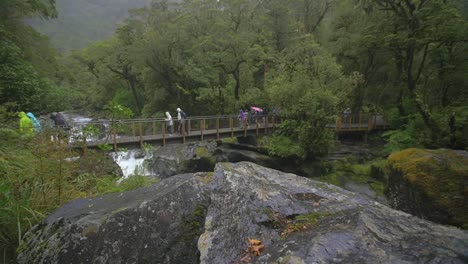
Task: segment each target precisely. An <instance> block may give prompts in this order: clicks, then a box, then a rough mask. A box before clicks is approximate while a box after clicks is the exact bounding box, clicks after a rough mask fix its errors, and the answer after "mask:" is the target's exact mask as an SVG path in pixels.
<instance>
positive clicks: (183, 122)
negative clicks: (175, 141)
mask: <svg viewBox="0 0 468 264" xmlns="http://www.w3.org/2000/svg"><path fill="white" fill-rule="evenodd" d="M182 144H185V120H183V121H182Z"/></svg>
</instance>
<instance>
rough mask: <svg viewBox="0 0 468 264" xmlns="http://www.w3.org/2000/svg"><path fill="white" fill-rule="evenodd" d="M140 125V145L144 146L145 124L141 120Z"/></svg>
mask: <svg viewBox="0 0 468 264" xmlns="http://www.w3.org/2000/svg"><path fill="white" fill-rule="evenodd" d="M138 126H139V129H140V147H141V148H143V125H142V124H141V122H139V123H138Z"/></svg>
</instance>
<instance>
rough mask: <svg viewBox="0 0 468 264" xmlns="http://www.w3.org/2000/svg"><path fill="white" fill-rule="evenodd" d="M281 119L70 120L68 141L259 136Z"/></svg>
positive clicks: (372, 124) (348, 128)
mask: <svg viewBox="0 0 468 264" xmlns="http://www.w3.org/2000/svg"><path fill="white" fill-rule="evenodd" d="M280 122H281V118H280V117H277V116H267V115H265V116H262V115H259V116H256V117H254V118H250V122H246V123H244V124H241V122H240V121H239V120H238V119H237V116H236V115H217V116H196V117H190V118H187V119H185V120H184V121H183V122H181V124H180V125H179V122H178V121H177V120H173V126H172V127H170V126H169V124H168V121H166V120H164V119H161V118H147V119H126V120H103V121H90V122H73V129H72V130H71V131H70V143H71V144H72V145H73V146H74V147H85V146H86V147H96V146H100V145H112V146H113V148H114V150H116V149H118V147H119V146H120V147H124V146H132V145H140V146H143V145H144V144H145V143H148V144H152V145H154V144H159V145H162V146H165V145H166V144H173V143H186V142H193V141H203V140H208V139H221V138H228V137H237V136H244V137H246V136H247V135H254V136H256V137H259V136H260V135H263V134H269V133H271V132H272V131H274V129H275V128H276V127H278V125H279V124H280ZM327 127H328V128H330V129H335V130H336V131H337V133H346V132H350V133H351V132H366V131H370V130H375V129H385V128H387V127H388V125H387V122H385V120H384V118H383V116H381V115H364V114H357V115H354V116H349V117H346V118H342V117H339V118H337V120H336V123H335V124H329V125H327ZM179 130H180V131H179Z"/></svg>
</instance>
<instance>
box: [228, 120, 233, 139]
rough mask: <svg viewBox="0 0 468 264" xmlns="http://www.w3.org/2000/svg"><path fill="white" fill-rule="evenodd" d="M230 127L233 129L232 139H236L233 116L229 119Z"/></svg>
mask: <svg viewBox="0 0 468 264" xmlns="http://www.w3.org/2000/svg"><path fill="white" fill-rule="evenodd" d="M229 126H230V127H231V137H234V121H233V120H232V116H231V117H229Z"/></svg>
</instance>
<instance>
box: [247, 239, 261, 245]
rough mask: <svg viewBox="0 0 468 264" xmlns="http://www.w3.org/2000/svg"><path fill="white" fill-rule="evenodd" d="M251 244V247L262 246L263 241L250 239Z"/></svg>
mask: <svg viewBox="0 0 468 264" xmlns="http://www.w3.org/2000/svg"><path fill="white" fill-rule="evenodd" d="M249 243H250V245H252V246H258V245H261V244H262V241H260V240H257V239H249Z"/></svg>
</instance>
